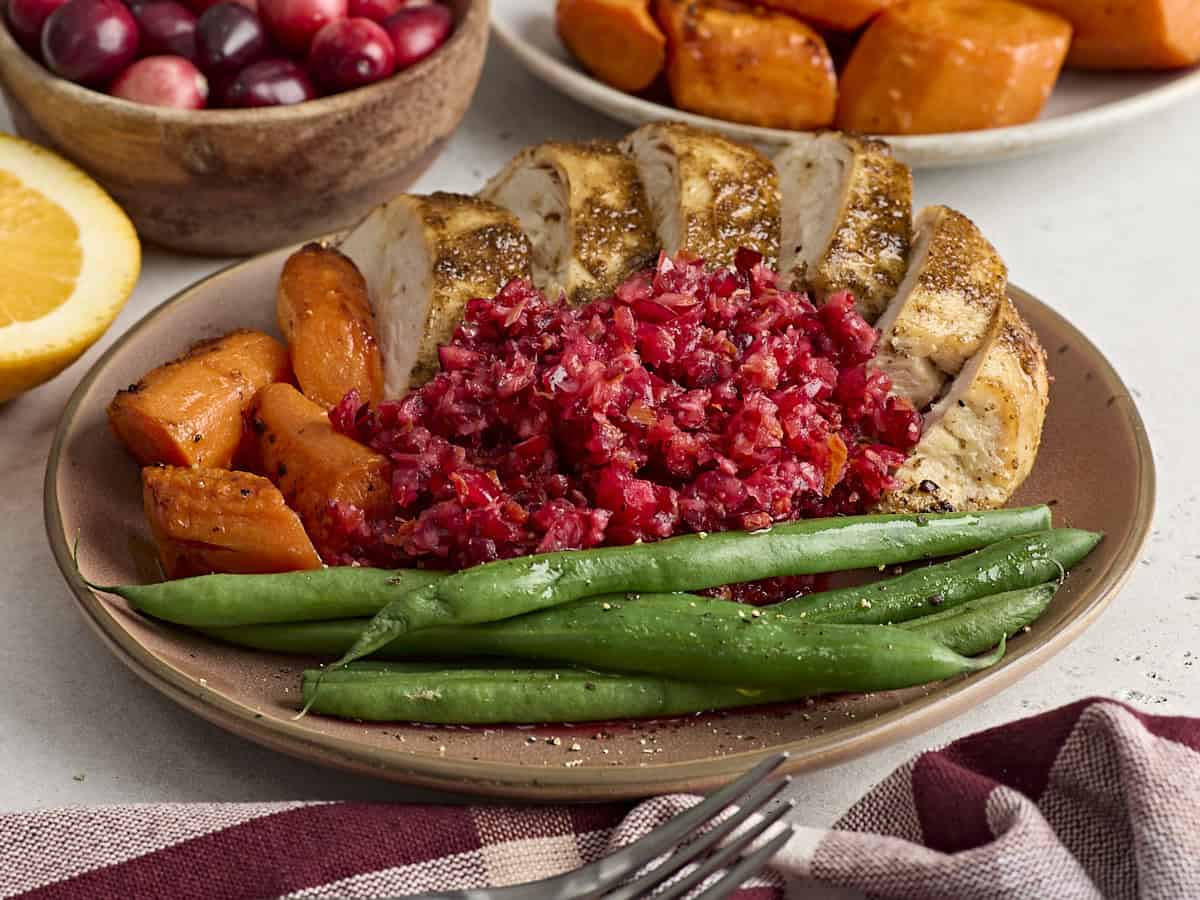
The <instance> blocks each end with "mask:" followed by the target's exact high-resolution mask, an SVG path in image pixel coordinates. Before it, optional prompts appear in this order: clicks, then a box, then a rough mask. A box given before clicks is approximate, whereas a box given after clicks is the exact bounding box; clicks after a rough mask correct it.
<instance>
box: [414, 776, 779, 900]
mask: <svg viewBox="0 0 1200 900" xmlns="http://www.w3.org/2000/svg"><path fill="white" fill-rule="evenodd" d="M786 759H787V754H786V753H779V754H776V755H774V756H771V757H768V758H767V759H764V760H763V761H762V762H760V763H759V764H758V765H756V766H755V767H754V768H753V769H751V770H750V771H749V772H747V773H746V774H745V775H743V776H742V777H741V778H739V779H738V780H737V781H735V782H733V783H732V784H729V785H727V786H725V787H724V788H722V789H721V790H719V791H717V792H716V793H715V794H713V795H712V796H711V797H709V798H708V799H707V800H705V801H704V802H703V803H700V804H697V805H696V806H693V807H692V808H691V809H689V810H687V811H686V812H682V813H680V814H679V815H677V816H676V817H675V818H673V819H672V820H671V821H670V822H667V823H666V824H665V825H661V826H659V827H658V828H656V829H654V830H653V831H652V832H650V833H649V834H647V835H645V836H644V837H642V838H641V839H639V840H637V841H635V842H634V843H632V844H630V845H629V846H628V847H624V848H622V849H621V850H618V851H617V852H616V853H613V854H612V855H611V856H606V857H604V858H603V859H600V860H597V861H596V862H594V863H592V864H591V865H587V866H584V867H583V868H581V869H576V870H574V871H573V872H566V873H564V874H562V875H556V876H554V877H552V878H547V879H545V880H543V881H534V882H530V883H529V884H518V885H513V886H512V887H503V888H479V889H475V890H467V891H450V892H447V893H441V894H421V895H420V897H421V898H422V900H588V898H593V897H603V898H605V900H634V898H636V897H646V896H649V895H650V894H652V893H654V891H655V889H656V888H658V887H659V886H661V885H663V884H664V883H665V882H666V881H667V880H668V879H670V878H671V877H672V876H673V875H675V873H677V872H679V871H680V870H681V869H683V868H684V867H686V866H687V865H688V864H690V863H693V862H700V861H701V860H703V861H702V862H700V864H699V865H698V866H697V867H696V868H695V869H693V870H692V871H691V872H688V873H687V874H686V875H685V876H683V877H682V878H680V879H678V880H677V881H675V882H674V883H672V884H670V885H669V886H668V887H667V888H666V889H665V890H662V891H659V892H658V893H656V894H654V900H678V898H681V897H685V896H686V895H687V894H688V893H690V892H691V891H692V890H694V889H695V888H696V887H697V886H698V885H700V884H702V883H703V882H704V881H705V880H706V879H707V878H709V877H710V876H711V875H713V874H714V873H716V872H718V871H720V870H722V869H726V868H727V871H726V873H725V875H724V876H722V877H721V879H720V880H719V881H717V882H715V883H714V884H712V885H710V886H709V887H708V888H707V889H706V890H705V891H704V892H703V893H702V894H700V895H699V896H698V900H719V898H723V897H728V896H729V895H730V894H732V893H733V892H734V891H735V890H737V889H738V887H740V886H741V885H742V884H743V883H745V882H746V881H747V880H748V879H749V878H750V877H751V876H753V875H754V874H756V873H757V872H758V871H759V870H761V869H763V868H764V867H765V866H766V865H767V863H768V862H770V860H771V858H772V857H774V856H775V854H776V853H778V852H779V851H780V849H781V848H782V847H783V845H784V844H786V843H787V842H788V839H789V838H790V837H791V836H792V828H791V826H785V827H784V828H782V829H781V830H780V833H779V834H778V835H776V836H775V837H774V838H772V839H771V840H770V841H768V842H767V843H766V844H764V845H763V846H762V847H760V848H759V849H757V850H755V851H754V852H753V853H750V854H749V855H747V856H744V857H743V856H742V855H741V854H742V851H743V850H745V849H746V848H747V847H749V846H750V845H751V844H752V843H753V842H754V841H755V840H756V839H757V838H758V837H759V836H760V835H762V834H763V832H765V831H766V830H767V829H768V828H770V827H771V826H772V825H774V824H775V823H776V822H778V821H779V820H780V819H781V818H783V816H784V815H785V814H786V813H787V812H788V811H789V810H790V809H792V808H793V807H794V806H795V801H792V800H788V801H785V802H784V803H781V804H779V805H778V806H776V807H775V808H774V809H772V810H771V811H769V812H767V813H764V814H763V816H762V818H761V819H760V820H759V821H758V822H756V823H755V824H754V825H753V826H752V827H750V828H747V829H746V830H745V832H744V833H742V834H739V835H738V836H737V838H735V839H734V840H733V841H731V842H730V843H729V844H727V845H726V846H724V847H722V848H721V849H719V850H717V851H716V852H715V853H713V854H711V855H709V856H707V857H706V856H705V854H707V853H708V851H709V850H711V849H712V848H714V847H715V846H716V845H717V844H718V843H720V841H721V840H723V839H724V838H725V837H726V836H728V835H729V834H731V833H733V832H734V831H736V830H737V828H738V827H739V826H740V825H742V823H744V822H746V821H747V820H748V819H749V818H750V817H751V816H752V815H753V814H754V813H756V812H757V811H759V810H760V809H762V808H763V807H764V806H766V805H767V804H768V803H769V802H770V801H771V800H773V799H774V798H775V797H777V796H778V795H779V792H780V791H782V790H783V788H784V787H785V786H786V785H787V784H788V782H789V781H790V780H791V779H790V778H788V777H784V778H782V779H779V780H777V781H767V780H766V779H767V776H769V775H770V774H771V773H772V772H774V771H775V770H776V769H777V768H779V766H780V765H781V764H782V763H783V762H784V760H786ZM734 804H737V806H738V811H737V812H736V813H734V814H733V815H731V816H728V817H727V818H725V819H722V820H721V821H720V822H718V823H716V824H715V825H713V826H712V827H711V828H709V830H707V831H704V832H703V833H702V834H700V833H699V832H701V830H702V829H703V828H704V827H705V826H707V825H710V824H711V823H712V822H713V820H714V819H715V818H716V817H717V815H718V814H720V813H721V812H723V811H724V810H726V809H727V808H729V807H730V806H733V805H734ZM689 838H691V840H689ZM672 847H675V852H674V853H672V854H671V855H670V856H668V857H667V858H666V859H665V860H663V861H662V862H661V863H660V864H659V865H657V866H655V867H654V868H653V869H651V870H650V871H649V872H646V873H645V874H644V875H641V876H640V877H637V878H634V879H633V880H632V881H627V879H629V878H630V877H631V876H633V875H634V874H635V873H636V872H637V871H638V870H639V869H641V868H642V867H643V866H645V865H646V864H647V863H649V862H651V861H652V860H654V859H656V858H657V857H659V856H661V855H663V854H664V853H666V852H667V851H668V850H670V849H671V848H672ZM735 861H736V862H735ZM731 863H734V864H733V865H730V864H731ZM399 900H416V898H415V897H414V898H399Z"/></svg>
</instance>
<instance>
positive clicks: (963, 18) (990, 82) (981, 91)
mask: <svg viewBox="0 0 1200 900" xmlns="http://www.w3.org/2000/svg"><path fill="white" fill-rule="evenodd" d="M1070 39H1071V26H1070V25H1069V24H1068V23H1067V21H1066V20H1065V19H1063V18H1061V17H1060V16H1057V15H1054V14H1053V13H1048V12H1044V11H1042V10H1037V9H1033V8H1032V7H1029V6H1025V5H1023V4H1020V3H1013V2H1009V0H909V2H907V3H902V4H901V5H899V6H895V7H892V8H890V9H888V10H886V11H885V12H883V13H882V14H881V15H880V16H879V17H878V18H876V19H875V21H874V22H872V23H871V25H870V26H869V27H868V28H867V30H866V32H865V33H864V34H863V36H862V39H861V40H860V41H859V42H858V45H857V46H856V47H855V48H854V52H853V53H852V54H851V56H850V61H849V62H848V63H847V65H846V68H845V71H843V73H842V80H841V96H840V98H839V100H838V112H837V126H838V127H839V128H841V129H843V130H846V131H862V132H868V133H872V134H934V133H941V132H950V131H973V130H976V129H982V128H999V127H1002V126H1005V125H1016V124H1019V123H1022V122H1029V121H1032V120H1033V119H1036V118H1037V117H1038V114H1039V113H1040V112H1041V111H1042V107H1043V106H1044V105H1045V102H1046V99H1047V98H1048V97H1049V96H1050V91H1051V90H1053V88H1054V83H1055V81H1057V80H1058V73H1059V70H1060V69H1061V67H1062V63H1063V60H1064V58H1065V57H1066V54H1067V47H1068V45H1069V43H1070Z"/></svg>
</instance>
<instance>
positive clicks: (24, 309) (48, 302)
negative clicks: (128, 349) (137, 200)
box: [0, 134, 142, 403]
mask: <svg viewBox="0 0 1200 900" xmlns="http://www.w3.org/2000/svg"><path fill="white" fill-rule="evenodd" d="M141 265H142V249H141V245H140V244H139V243H138V238H137V233H136V232H135V231H134V228H133V224H132V223H131V222H130V221H129V218H128V217H127V216H126V215H125V213H124V212H122V211H121V208H120V207H119V206H117V204H116V203H114V202H113V200H112V198H111V197H109V196H108V194H106V193H105V192H104V189H103V188H101V187H100V185H98V184H96V182H94V181H92V179H90V178H89V177H88V176H87V175H85V174H84V173H83V172H82V171H80V170H79V169H77V168H76V167H75V166H73V165H72V164H71V163H69V162H67V161H66V160H64V159H62V158H61V157H59V156H56V155H55V154H53V153H51V152H50V151H48V150H44V149H42V148H41V147H38V146H36V145H34V144H31V143H29V142H28V141H23V140H21V139H20V138H15V137H11V136H9V135H6V134H0V403H3V402H4V401H5V400H8V399H10V398H11V397H14V396H16V395H17V394H19V393H21V392H22V391H26V390H29V388H31V387H34V386H35V385H38V384H41V383H42V382H43V381H46V380H48V379H50V378H53V377H54V376H55V375H57V374H58V373H59V372H61V371H62V370H63V369H65V368H66V367H67V366H69V365H70V364H71V363H73V362H74V361H75V360H76V359H78V358H79V356H80V354H82V353H83V351H84V350H86V349H87V348H88V347H90V346H91V345H92V344H94V343H95V342H96V340H97V339H98V338H99V337H100V336H101V335H102V334H104V332H105V330H106V329H107V328H108V326H109V325H111V324H112V321H113V319H114V318H116V315H117V313H118V312H119V311H120V309H121V306H122V305H123V304H124V303H125V301H126V300H127V299H128V298H129V294H130V292H132V291H133V285H134V283H135V282H136V281H137V277H138V272H139V270H140V269H141Z"/></svg>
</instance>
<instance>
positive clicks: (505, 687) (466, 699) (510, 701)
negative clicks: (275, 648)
mask: <svg viewBox="0 0 1200 900" xmlns="http://www.w3.org/2000/svg"><path fill="white" fill-rule="evenodd" d="M320 674H321V673H318V672H312V671H309V672H305V673H304V682H303V690H304V700H305V701H306V702H307V701H310V700H314V698H315V702H313V704H312V709H313V711H315V712H319V713H324V714H326V715H331V716H338V717H340V718H344V719H360V720H363V721H376V722H401V721H402V722H428V723H431V724H443V725H495V724H500V723H513V724H539V723H544V722H594V721H598V720H604V719H634V718H647V717H653V716H677V715H683V714H686V713H694V712H703V711H706V710H715V709H727V708H730V707H735V706H749V705H752V704H758V703H772V702H775V701H777V700H785V699H791V698H792V697H793V694H794V692H793V691H792V690H791V689H790V688H742V687H730V686H728V685H721V684H695V683H690V682H686V681H675V680H672V679H669V678H656V677H654V676H651V675H615V674H612V673H607V672H588V671H585V670H581V669H562V668H548V669H530V668H528V667H523V668H515V667H514V668H502V667H500V664H498V663H497V664H493V665H491V666H488V667H482V668H481V667H478V666H468V667H456V668H446V667H445V665H432V666H431V665H429V664H423V663H412V664H404V663H391V664H389V667H388V668H387V669H376V668H373V667H372V668H368V669H366V670H360V669H358V668H357V667H356V666H353V667H351V668H348V669H341V670H338V671H335V672H329V673H328V676H327V677H326V678H324V679H321V678H320ZM318 680H320V681H321V689H320V691H317V690H316V685H317V682H318Z"/></svg>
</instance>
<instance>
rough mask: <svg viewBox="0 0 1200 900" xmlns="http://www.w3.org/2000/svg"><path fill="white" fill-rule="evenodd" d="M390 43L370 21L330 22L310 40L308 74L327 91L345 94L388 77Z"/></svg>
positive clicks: (393, 58)
mask: <svg viewBox="0 0 1200 900" xmlns="http://www.w3.org/2000/svg"><path fill="white" fill-rule="evenodd" d="M395 63H396V55H395V51H394V50H393V49H392V40H391V38H389V37H388V36H387V32H386V31H384V30H383V29H382V28H381V27H379V26H378V25H377V24H375V23H374V22H372V21H371V20H370V19H342V20H340V21H338V22H330V23H329V24H328V25H326V26H325V27H324V28H322V29H321V30H320V31H318V32H317V34H316V37H314V38H313V42H312V49H311V50H310V51H309V54H308V71H309V72H311V73H312V76H313V78H315V79H316V81H317V83H318V84H320V85H321V87H323V88H325V90H327V91H346V90H349V89H350V88H356V87H360V86H362V85H364V84H370V83H371V82H373V81H379V80H380V79H382V78H387V77H388V76H389V75H391V74H392V71H393V69H394V68H395Z"/></svg>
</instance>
